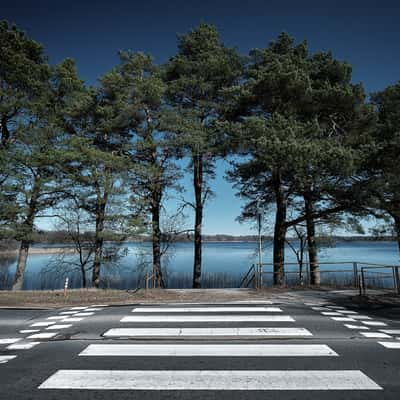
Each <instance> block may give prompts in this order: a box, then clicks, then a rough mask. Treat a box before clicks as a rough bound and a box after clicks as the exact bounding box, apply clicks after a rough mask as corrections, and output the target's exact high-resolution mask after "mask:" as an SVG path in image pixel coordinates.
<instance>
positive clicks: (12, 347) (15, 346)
mask: <svg viewBox="0 0 400 400" xmlns="http://www.w3.org/2000/svg"><path fill="white" fill-rule="evenodd" d="M38 344H40V342H25V343H17V344H11V345H10V346H7V349H8V350H29V349H32V348H33V347H35V346H37V345H38Z"/></svg>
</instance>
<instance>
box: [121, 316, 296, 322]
mask: <svg viewBox="0 0 400 400" xmlns="http://www.w3.org/2000/svg"><path fill="white" fill-rule="evenodd" d="M241 321H250V322H256V321H263V322H295V321H294V319H293V318H292V317H289V316H286V315H144V316H142V315H133V316H127V317H123V318H122V319H121V322H241Z"/></svg>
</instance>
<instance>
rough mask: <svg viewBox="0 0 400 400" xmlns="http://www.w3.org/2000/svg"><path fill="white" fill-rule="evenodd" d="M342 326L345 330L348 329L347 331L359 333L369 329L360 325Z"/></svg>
mask: <svg viewBox="0 0 400 400" xmlns="http://www.w3.org/2000/svg"><path fill="white" fill-rule="evenodd" d="M344 326H345V327H346V328H349V329H359V330H360V331H366V330H368V329H369V328H368V326H362V325H350V324H344Z"/></svg>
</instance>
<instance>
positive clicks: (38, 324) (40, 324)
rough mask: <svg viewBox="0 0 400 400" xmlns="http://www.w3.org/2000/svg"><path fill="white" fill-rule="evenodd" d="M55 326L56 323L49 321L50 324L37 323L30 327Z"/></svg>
mask: <svg viewBox="0 0 400 400" xmlns="http://www.w3.org/2000/svg"><path fill="white" fill-rule="evenodd" d="M54 324H55V322H54V321H48V322H35V323H34V324H32V325H29V326H32V327H35V326H49V325H54Z"/></svg>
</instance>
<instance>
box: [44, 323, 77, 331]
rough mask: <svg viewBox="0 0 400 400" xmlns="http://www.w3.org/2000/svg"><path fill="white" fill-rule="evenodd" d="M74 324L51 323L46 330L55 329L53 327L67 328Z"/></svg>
mask: <svg viewBox="0 0 400 400" xmlns="http://www.w3.org/2000/svg"><path fill="white" fill-rule="evenodd" d="M71 326H72V324H65V325H51V326H49V327H47V328H46V330H53V329H67V328H70V327H71Z"/></svg>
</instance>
